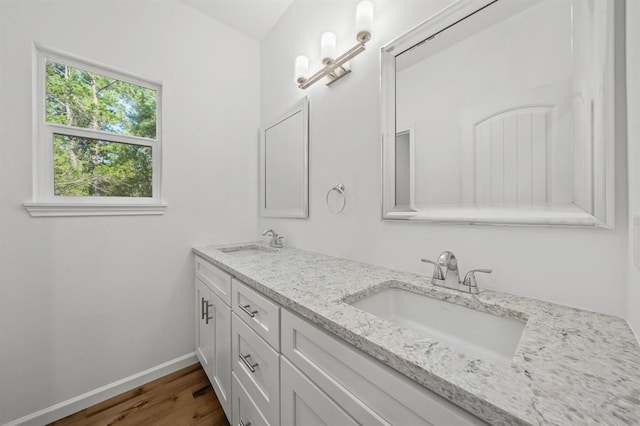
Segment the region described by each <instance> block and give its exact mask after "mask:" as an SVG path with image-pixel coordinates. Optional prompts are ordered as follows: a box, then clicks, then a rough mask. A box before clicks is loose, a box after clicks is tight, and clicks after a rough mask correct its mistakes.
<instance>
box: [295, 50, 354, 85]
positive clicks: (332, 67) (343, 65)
mask: <svg viewBox="0 0 640 426" xmlns="http://www.w3.org/2000/svg"><path fill="white" fill-rule="evenodd" d="M365 49H366V47H365V42H359V43H358V44H356V45H355V46H353V47H352V48H351V49H349V50H347V51H346V52H345V53H343V54H342V55H340V56H338V57H337V58H336V59H335V60H333V62H331V63H329V64H327V65H325V66H324V67H323V68H322V69H320V70H319V71H318V72H316V73H315V74H313V75H312V76H311V77H309V78H307V79H306V80H304V81H303V82H302V83H300V84H299V85H298V87H299V88H301V89H306V88H307V87H309V86H311V85H312V84H314V83H316V82H317V81H318V80H320V79H322V78H323V77H325V76H326V77H328V78H329V82H328V83H327V85H329V84H331V83H334V82H335V81H337V80H339V79H340V78H342V77H344V76H345V75H347V74H349V73H350V72H351V69H350V68H349V66H348V64H347V63H348V62H349V61H350V60H351V59H353V58H355V57H356V56H358V55H359V54H360V53H362V52H364V51H365Z"/></svg>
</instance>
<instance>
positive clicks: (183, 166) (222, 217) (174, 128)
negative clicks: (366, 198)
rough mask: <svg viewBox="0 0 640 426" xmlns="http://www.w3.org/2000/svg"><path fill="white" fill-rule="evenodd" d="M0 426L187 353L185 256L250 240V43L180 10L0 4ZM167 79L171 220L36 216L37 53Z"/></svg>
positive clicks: (253, 105)
mask: <svg viewBox="0 0 640 426" xmlns="http://www.w3.org/2000/svg"><path fill="white" fill-rule="evenodd" d="M0 31H1V32H0V69H1V70H2V76H1V79H0V119H1V120H2V123H1V126H0V129H1V130H0V182H1V184H0V424H4V423H5V422H7V421H10V420H12V419H15V418H18V417H21V416H24V415H26V414H29V413H33V412H35V411H37V410H40V409H43V408H46V407H48V406H51V405H52V404H55V403H58V402H61V401H63V400H66V399H68V398H71V397H74V396H77V395H79V394H82V393H84V392H87V391H90V390H93V389H95V388H98V387H100V386H103V385H106V384H109V383H112V382H114V381H116V380H118V379H121V378H124V377H127V376H129V375H131V374H134V373H138V372H140V371H142V370H145V369H147V368H151V367H153V366H156V365H158V364H160V363H163V362H166V361H169V360H171V359H174V358H176V357H179V356H181V355H184V354H188V353H191V352H192V351H193V344H194V343H193V342H194V333H193V328H194V324H193V321H194V307H193V305H194V304H193V264H192V261H193V259H192V255H191V252H190V249H191V247H192V246H193V245H198V244H205V243H215V242H228V241H238V240H248V239H255V237H256V235H257V234H256V231H257V228H256V215H257V183H256V182H257V134H256V128H257V126H258V124H259V107H258V102H259V67H260V63H259V45H258V43H257V42H255V41H253V40H250V39H249V38H247V37H245V36H242V35H240V34H239V33H237V32H235V31H232V30H231V29H229V28H228V27H226V26H223V25H222V24H219V23H218V22H216V21H214V20H212V19H209V18H206V17H205V16H204V15H202V14H201V13H199V12H197V11H196V10H195V9H192V8H190V7H189V6H186V5H184V4H181V3H179V2H178V1H177V0H166V1H162V2H160V1H154V0H136V1H130V0H109V1H106V0H105V1H91V2H88V1H85V0H57V1H55V2H53V1H37V0H2V1H1V2H0ZM34 41H35V42H39V43H42V44H43V45H46V46H49V47H51V48H55V49H59V50H63V51H68V52H70V53H73V54H75V55H79V56H81V57H85V58H87V59H90V60H92V61H97V62H99V63H104V64H108V65H110V66H112V67H115V68H117V69H122V70H124V71H128V72H131V73H134V74H137V75H140V76H142V77H147V78H149V79H152V80H157V81H161V82H162V83H163V91H164V99H163V101H164V102H163V120H164V121H163V134H164V155H165V169H164V171H165V176H164V177H165V199H166V201H167V203H168V204H169V207H168V210H167V212H166V213H165V215H164V216H158V217H151V216H146V217H100V218H31V217H30V216H29V214H28V213H27V212H26V210H25V209H24V208H23V206H22V203H24V202H26V201H30V199H31V173H32V162H31V159H32V145H31V144H32V132H31V125H32V123H31V117H32V107H33V106H32V103H31V96H32V92H31V84H32V72H31V70H32V64H31V55H32V42H34Z"/></svg>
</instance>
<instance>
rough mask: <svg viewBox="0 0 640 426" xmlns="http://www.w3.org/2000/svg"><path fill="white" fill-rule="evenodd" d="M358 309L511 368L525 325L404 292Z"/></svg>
mask: <svg viewBox="0 0 640 426" xmlns="http://www.w3.org/2000/svg"><path fill="white" fill-rule="evenodd" d="M350 304H351V305H352V306H355V307H356V308H358V309H361V310H363V311H366V312H369V313H371V314H373V315H376V316H378V317H381V318H384V319H386V320H389V321H392V322H395V323H397V324H399V325H401V326H404V327H407V328H409V329H411V330H413V331H414V332H416V333H419V334H422V335H424V336H427V337H429V338H432V339H433V340H435V341H438V342H440V343H442V344H443V345H446V346H449V347H450V348H452V349H454V350H457V351H459V352H461V353H463V354H465V355H466V356H468V357H471V358H474V359H477V358H479V359H482V360H485V361H489V362H491V363H493V364H496V365H501V366H509V365H510V364H511V360H512V358H513V355H514V354H515V351H516V348H517V346H518V342H520V338H521V337H522V332H523V330H524V327H525V324H524V323H522V322H520V321H518V320H515V319H511V318H504V317H499V316H496V315H492V314H488V313H485V312H480V311H476V310H474V309H470V308H466V307H464V306H460V305H456V304H453V303H449V302H445V301H442V300H438V299H433V298H431V297H428V296H424V295H421V294H416V293H413V292H410V291H407V290H404V289H400V288H384V289H382V290H381V291H379V292H377V293H374V294H371V295H369V296H366V297H364V298H362V299H360V300H356V301H354V302H351V303H350Z"/></svg>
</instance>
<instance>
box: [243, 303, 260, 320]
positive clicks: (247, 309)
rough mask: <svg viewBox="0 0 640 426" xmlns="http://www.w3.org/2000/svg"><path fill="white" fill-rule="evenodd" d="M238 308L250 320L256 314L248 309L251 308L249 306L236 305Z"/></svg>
mask: <svg viewBox="0 0 640 426" xmlns="http://www.w3.org/2000/svg"><path fill="white" fill-rule="evenodd" d="M238 308H240V309H242V310H243V311H244V312H245V313H246V314H247V315H249V316H250V317H251V318H253V317H255V316H256V314H257V313H258V311H252V310H251V309H249V308H251V305H238Z"/></svg>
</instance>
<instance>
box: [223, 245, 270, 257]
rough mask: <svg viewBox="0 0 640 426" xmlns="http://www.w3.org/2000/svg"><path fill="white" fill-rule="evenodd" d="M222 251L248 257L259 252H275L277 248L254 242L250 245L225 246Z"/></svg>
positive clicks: (231, 254)
mask: <svg viewBox="0 0 640 426" xmlns="http://www.w3.org/2000/svg"><path fill="white" fill-rule="evenodd" d="M220 251H221V252H223V253H226V254H228V255H229V256H235V257H247V256H255V255H257V254H264V253H275V252H276V251H277V250H276V249H272V248H268V247H263V246H259V245H255V244H253V245H249V246H237V247H225V248H222V249H220Z"/></svg>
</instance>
